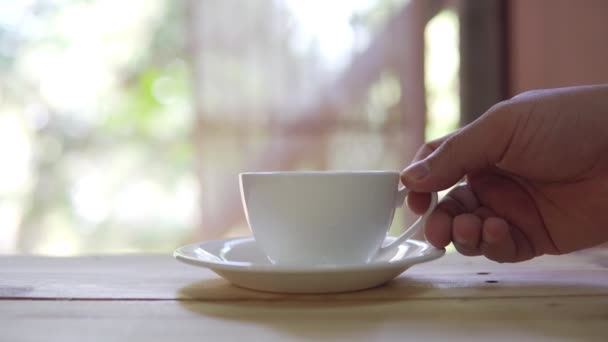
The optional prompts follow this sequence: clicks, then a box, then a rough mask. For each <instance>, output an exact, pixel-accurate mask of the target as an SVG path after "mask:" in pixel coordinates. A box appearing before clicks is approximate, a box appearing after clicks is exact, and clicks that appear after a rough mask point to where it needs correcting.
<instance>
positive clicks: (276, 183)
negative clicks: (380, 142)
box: [239, 171, 437, 265]
mask: <svg viewBox="0 0 608 342" xmlns="http://www.w3.org/2000/svg"><path fill="white" fill-rule="evenodd" d="M239 178H240V186H241V196H242V200H243V206H244V209H245V214H246V217H247V222H248V223H249V227H250V229H251V231H252V233H253V235H254V237H255V239H256V242H257V243H258V244H259V246H260V247H261V249H262V250H263V251H264V252H265V253H266V255H267V256H268V258H269V259H270V260H271V261H272V262H274V263H277V264H279V263H280V264H290V265H327V264H332V265H345V264H357V263H365V262H369V261H370V260H372V259H374V258H377V257H381V256H383V255H385V254H388V253H391V252H394V250H395V249H396V248H397V246H399V245H400V244H401V243H402V242H403V241H405V240H407V239H409V238H410V237H411V236H412V235H413V234H415V233H416V231H418V230H419V229H420V228H421V227H422V226H423V225H424V222H425V221H426V218H427V216H428V215H429V213H430V212H431V211H432V210H433V209H434V207H435V206H436V204H437V194H436V193H432V197H431V204H430V206H429V209H428V210H427V212H426V213H425V214H424V215H423V216H422V217H420V218H419V219H418V220H417V221H416V222H415V223H414V224H413V225H412V226H411V227H409V228H408V229H406V230H405V231H404V232H403V233H402V234H401V235H400V236H399V237H398V238H397V239H396V240H395V241H393V242H392V243H390V244H389V245H386V246H383V247H382V243H383V242H384V240H385V238H386V235H387V232H388V230H389V228H390V226H391V223H392V220H393V216H394V213H395V208H399V207H401V206H402V205H403V203H404V200H405V198H406V196H407V194H408V192H409V190H408V189H406V188H404V187H401V188H399V172H397V171H302V172H299V171H298V172H249V173H242V174H240V176H239Z"/></svg>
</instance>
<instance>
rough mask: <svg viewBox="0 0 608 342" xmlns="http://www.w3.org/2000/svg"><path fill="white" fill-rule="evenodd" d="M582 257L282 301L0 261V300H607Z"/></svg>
mask: <svg viewBox="0 0 608 342" xmlns="http://www.w3.org/2000/svg"><path fill="white" fill-rule="evenodd" d="M590 260H592V259H589V258H588V257H586V256H578V255H570V256H562V257H550V256H547V257H541V258H538V259H536V260H532V261H530V262H526V263H521V264H512V265H511V264H497V263H494V262H491V261H488V260H486V259H483V258H466V257H462V256H459V255H456V254H448V255H446V256H445V257H443V258H441V259H439V260H437V261H434V262H430V263H426V264H421V265H417V266H415V267H413V268H411V269H409V270H407V271H406V272H405V273H403V274H402V275H401V276H400V277H398V278H397V279H396V280H394V281H392V282H391V283H389V284H388V285H386V286H383V287H380V288H376V289H372V290H368V291H361V292H355V293H346V294H337V295H335V294H334V295H322V296H310V295H301V296H293V295H291V296H285V295H282V294H268V293H260V292H254V291H250V290H245V289H240V288H237V287H234V286H231V285H230V284H228V283H227V282H226V281H224V280H223V279H221V278H219V277H218V276H217V275H215V274H214V273H212V272H211V271H209V270H207V269H202V268H196V267H192V266H188V265H183V264H181V263H178V262H177V261H175V260H173V258H171V257H170V256H160V255H157V256H141V255H132V256H94V257H80V258H44V257H0V298H5V299H17V298H27V299H35V298H39V299H45V298H46V299H52V298H61V299H105V300H108V299H134V300H135V299H138V300H146V299H149V300H173V299H200V300H209V301H230V300H269V301H274V300H281V299H284V298H290V299H297V300H300V301H317V300H322V301H323V300H328V299H331V300H346V301H350V300H366V301H369V300H409V299H423V298H424V299H442V298H499V297H538V296H582V295H590V296H597V295H607V296H608V268H607V267H606V264H602V263H598V262H590Z"/></svg>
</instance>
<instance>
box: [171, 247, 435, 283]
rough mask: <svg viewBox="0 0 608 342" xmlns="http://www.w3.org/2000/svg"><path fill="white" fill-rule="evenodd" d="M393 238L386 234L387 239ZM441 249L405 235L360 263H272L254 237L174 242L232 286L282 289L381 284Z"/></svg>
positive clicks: (190, 260)
mask: <svg viewBox="0 0 608 342" xmlns="http://www.w3.org/2000/svg"><path fill="white" fill-rule="evenodd" d="M393 239H394V238H392V237H388V238H387V239H386V240H385V242H384V243H385V244H386V243H389V242H390V241H392V240H393ZM444 253H445V250H443V249H437V248H435V247H433V246H431V245H430V244H429V243H427V242H424V241H418V240H408V241H406V242H404V243H402V244H401V245H400V246H399V247H398V248H397V249H396V251H395V253H394V254H392V255H388V256H386V257H384V258H382V259H377V260H372V261H370V262H369V263H364V264H352V265H319V266H287V265H276V264H272V263H271V262H270V261H269V260H268V258H267V257H266V255H265V254H264V253H263V252H262V251H261V250H260V249H259V248H258V246H257V245H256V241H255V240H254V239H253V238H236V239H227V240H216V241H208V242H204V243H198V244H192V245H187V246H183V247H180V248H178V249H177V250H176V251H175V252H174V253H173V256H174V257H175V258H177V260H179V261H182V262H184V263H187V264H190V265H194V266H199V267H206V268H209V269H211V270H212V271H214V272H215V273H217V274H218V275H220V276H222V277H224V278H225V279H226V280H228V281H230V282H231V283H233V284H234V285H236V286H239V287H244V288H248V289H253V290H258V291H266V292H283V293H330V292H346V291H356V290H362V289H366V288H371V287H375V286H379V285H382V284H384V283H386V282H388V281H390V280H392V279H393V278H395V277H396V276H398V275H399V274H401V273H402V272H403V271H405V270H406V269H408V268H409V267H411V266H413V265H415V264H419V263H422V262H426V261H430V260H434V259H437V258H440V257H441V256H443V254H444Z"/></svg>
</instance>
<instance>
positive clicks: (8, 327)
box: [0, 254, 608, 342]
mask: <svg viewBox="0 0 608 342" xmlns="http://www.w3.org/2000/svg"><path fill="white" fill-rule="evenodd" d="M607 261H608V260H606V258H601V257H593V256H589V255H568V256H562V257H542V258H538V259H536V260H533V261H530V262H526V263H522V264H515V265H513V264H496V263H493V262H490V261H487V260H485V259H482V258H466V257H462V256H458V255H454V254H448V255H446V256H445V257H444V258H442V259H440V260H437V261H434V262H431V263H427V264H422V265H418V266H416V267H414V268H412V269H410V270H408V271H407V272H405V273H404V274H402V275H401V276H400V277H399V278H397V279H396V280H394V281H393V282H391V283H389V284H388V285H386V286H383V287H380V288H376V289H372V290H367V291H360V292H355V293H345V294H334V295H314V296H313V295H281V294H268V293H260V292H253V291H249V290H244V289H240V288H236V287H233V286H231V285H229V284H227V283H226V282H225V281H223V280H222V279H220V278H218V277H217V276H216V275H214V274H213V273H211V272H209V271H207V270H205V269H199V268H195V267H191V266H187V265H182V264H180V263H178V262H176V261H175V260H173V259H172V258H171V257H170V256H142V255H129V256H95V257H80V258H44V257H29V256H21V257H20V256H15V257H13V256H7V257H0V341H79V342H82V341H89V340H94V341H146V342H152V341H219V340H229V341H238V340H241V341H274V340H276V341H288V340H349V341H350V340H362V341H371V340H399V341H402V340H408V339H412V340H424V339H433V340H450V341H453V340H466V341H470V340H484V341H489V340H492V341H494V340H504V341H516V340H522V341H523V340H525V341H527V340H546V341H559V340H569V341H571V340H595V341H608V262H607Z"/></svg>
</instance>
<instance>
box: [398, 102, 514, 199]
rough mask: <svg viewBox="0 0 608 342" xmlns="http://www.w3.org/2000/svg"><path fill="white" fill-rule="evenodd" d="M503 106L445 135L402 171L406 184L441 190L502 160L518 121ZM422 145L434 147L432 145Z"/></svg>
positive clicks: (413, 187)
mask: <svg viewBox="0 0 608 342" xmlns="http://www.w3.org/2000/svg"><path fill="white" fill-rule="evenodd" d="M504 107H505V106H502V105H498V106H494V107H492V108H491V109H490V110H489V111H488V112H486V113H485V114H484V115H483V116H482V117H480V118H479V119H477V120H476V121H474V122H473V123H471V124H470V125H468V126H465V127H463V128H462V129H460V130H459V131H457V132H455V133H453V134H452V135H451V136H448V137H447V138H446V139H443V141H442V143H441V144H440V145H439V146H437V147H436V148H435V149H434V151H433V152H431V153H430V154H429V155H428V156H426V158H424V159H422V160H420V161H417V162H415V163H414V164H412V165H410V166H409V167H407V168H406V169H405V170H404V171H403V172H402V174H401V181H402V182H403V184H404V185H405V186H406V187H408V188H409V189H411V190H413V191H416V192H431V191H440V190H444V189H447V188H449V187H450V186H452V185H454V184H456V183H457V182H458V181H459V180H460V179H462V177H463V176H465V175H466V174H468V173H470V172H473V171H475V170H480V169H483V168H485V167H488V166H490V165H494V164H495V163H497V162H499V161H500V159H502V156H503V155H504V153H505V151H506V150H507V148H508V146H509V143H510V141H511V137H512V136H513V133H514V127H515V124H516V117H515V116H514V115H509V111H508V110H505V108H504ZM423 148H426V149H433V146H425V147H423Z"/></svg>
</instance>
